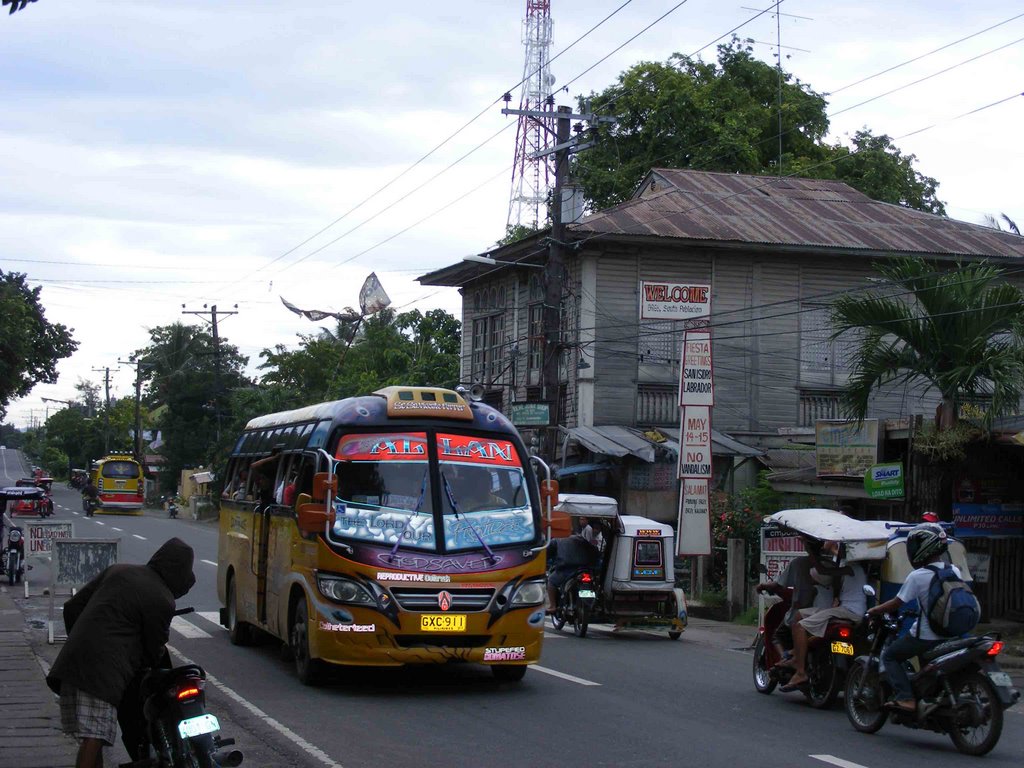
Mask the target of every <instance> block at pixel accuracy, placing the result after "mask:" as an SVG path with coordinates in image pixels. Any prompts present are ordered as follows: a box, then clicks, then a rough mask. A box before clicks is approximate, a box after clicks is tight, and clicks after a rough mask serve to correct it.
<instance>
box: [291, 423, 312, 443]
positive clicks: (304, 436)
mask: <svg viewBox="0 0 1024 768" xmlns="http://www.w3.org/2000/svg"><path fill="white" fill-rule="evenodd" d="M313 427H314V425H313V424H303V425H302V427H301V430H302V431H301V432H299V437H298V439H297V440H296V441H295V447H296V448H305V447H306V444H307V443H308V442H309V436H310V435H311V434H312V433H313Z"/></svg>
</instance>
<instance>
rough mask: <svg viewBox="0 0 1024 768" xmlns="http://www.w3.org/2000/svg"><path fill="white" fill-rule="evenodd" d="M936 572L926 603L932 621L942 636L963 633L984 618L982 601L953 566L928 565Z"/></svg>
mask: <svg viewBox="0 0 1024 768" xmlns="http://www.w3.org/2000/svg"><path fill="white" fill-rule="evenodd" d="M927 568H928V569H929V570H931V571H934V572H935V575H934V576H932V582H931V584H930V585H929V586H928V597H927V601H926V603H925V608H926V615H927V616H928V624H929V625H930V626H931V628H932V631H933V632H934V633H935V634H936V635H938V636H939V637H960V636H961V635H965V634H967V633H968V632H970V631H971V630H972V629H974V628H975V627H976V626H977V625H978V622H979V621H980V620H981V605H980V604H979V603H978V598H977V597H975V596H974V593H973V592H972V591H971V588H970V587H969V586H967V584H966V583H965V582H964V580H963V579H961V578H960V577H959V576H957V575H956V573H954V572H953V568H952V566H949V565H941V566H937V567H933V566H927Z"/></svg>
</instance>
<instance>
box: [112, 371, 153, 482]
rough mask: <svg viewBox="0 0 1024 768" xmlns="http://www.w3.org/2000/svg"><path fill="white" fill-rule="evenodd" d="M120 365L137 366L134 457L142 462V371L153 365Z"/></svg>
mask: <svg viewBox="0 0 1024 768" xmlns="http://www.w3.org/2000/svg"><path fill="white" fill-rule="evenodd" d="M117 364H118V365H134V366H135V441H134V447H133V449H132V455H133V456H134V457H135V460H136V461H138V462H141V461H142V369H143V367H144V366H152V365H153V364H152V363H144V362H142V361H141V360H120V359H119V360H118V361H117Z"/></svg>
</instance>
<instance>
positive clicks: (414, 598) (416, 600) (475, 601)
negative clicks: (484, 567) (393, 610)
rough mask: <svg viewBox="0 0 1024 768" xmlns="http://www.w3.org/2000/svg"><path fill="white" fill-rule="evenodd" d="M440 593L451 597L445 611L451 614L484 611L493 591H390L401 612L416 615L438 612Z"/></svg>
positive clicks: (411, 588)
mask: <svg viewBox="0 0 1024 768" xmlns="http://www.w3.org/2000/svg"><path fill="white" fill-rule="evenodd" d="M442 592H447V593H448V594H449V595H451V605H450V606H448V608H447V610H448V611H451V612H452V613H470V612H473V611H485V610H487V606H488V605H489V604H490V602H491V598H492V597H494V590H493V589H457V590H456V589H452V590H445V589H417V588H415V587H406V588H399V589H395V588H392V589H391V594H392V595H394V596H395V600H397V601H398V605H399V606H400V607H401V608H402V610H403V611H414V612H416V613H435V612H437V611H438V610H440V605H441V601H440V599H439V598H438V595H440V594H441V593H442Z"/></svg>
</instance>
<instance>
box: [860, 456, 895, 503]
mask: <svg viewBox="0 0 1024 768" xmlns="http://www.w3.org/2000/svg"><path fill="white" fill-rule="evenodd" d="M864 490H865V491H867V493H868V498H869V499H902V498H903V463H902V462H899V461H896V462H891V463H888V464H875V465H874V466H872V467H869V468H868V471H867V472H865V473H864Z"/></svg>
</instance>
